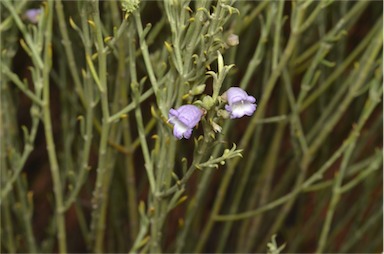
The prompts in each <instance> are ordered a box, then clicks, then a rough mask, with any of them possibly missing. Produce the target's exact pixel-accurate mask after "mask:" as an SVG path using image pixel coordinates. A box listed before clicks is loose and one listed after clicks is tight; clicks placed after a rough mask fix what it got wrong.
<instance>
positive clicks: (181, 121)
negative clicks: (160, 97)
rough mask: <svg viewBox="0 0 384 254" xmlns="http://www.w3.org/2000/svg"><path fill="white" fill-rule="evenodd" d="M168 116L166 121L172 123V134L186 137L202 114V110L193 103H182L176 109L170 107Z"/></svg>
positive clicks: (189, 135) (188, 136)
mask: <svg viewBox="0 0 384 254" xmlns="http://www.w3.org/2000/svg"><path fill="white" fill-rule="evenodd" d="M168 116H169V120H168V121H169V122H170V123H172V124H173V125H174V127H173V135H174V136H175V137H176V138H178V139H182V138H183V137H184V138H186V139H188V138H190V137H191V134H192V129H193V128H194V127H195V126H196V125H197V124H198V123H199V121H200V119H201V117H202V116H203V111H202V110H201V109H200V108H198V107H197V106H195V105H183V106H181V107H179V108H178V109H173V108H171V109H170V110H169V115H168Z"/></svg>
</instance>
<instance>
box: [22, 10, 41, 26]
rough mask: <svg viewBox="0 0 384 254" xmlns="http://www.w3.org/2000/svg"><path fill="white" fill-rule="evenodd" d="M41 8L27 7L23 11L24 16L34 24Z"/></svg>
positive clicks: (37, 20) (37, 19)
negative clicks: (27, 8)
mask: <svg viewBox="0 0 384 254" xmlns="http://www.w3.org/2000/svg"><path fill="white" fill-rule="evenodd" d="M41 11H42V10H41V9H29V10H27V11H25V13H24V15H25V18H26V19H28V20H29V21H30V22H31V23H34V24H36V23H37V22H39V17H40V15H41Z"/></svg>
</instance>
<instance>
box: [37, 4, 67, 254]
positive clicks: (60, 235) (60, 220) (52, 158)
mask: <svg viewBox="0 0 384 254" xmlns="http://www.w3.org/2000/svg"><path fill="white" fill-rule="evenodd" d="M47 8H48V17H47V29H46V31H45V44H44V65H43V66H44V68H43V123H44V131H45V138H46V142H47V151H48V157H49V163H50V165H51V174H52V181H53V190H54V194H55V199H56V208H55V211H56V223H57V239H58V243H59V252H60V253H66V252H67V244H66V231H65V218H64V209H63V193H62V191H63V188H62V186H61V185H62V184H61V179H60V171H59V165H58V162H57V155H56V151H55V143H54V139H53V131H52V119H51V111H50V99H49V97H50V83H49V72H50V69H51V65H52V45H51V39H52V22H53V21H52V18H53V1H48V6H47Z"/></svg>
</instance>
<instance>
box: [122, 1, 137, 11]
mask: <svg viewBox="0 0 384 254" xmlns="http://www.w3.org/2000/svg"><path fill="white" fill-rule="evenodd" d="M139 3H140V0H123V1H122V2H121V6H122V8H123V11H125V12H127V13H132V12H134V11H135V10H137V9H138V8H139Z"/></svg>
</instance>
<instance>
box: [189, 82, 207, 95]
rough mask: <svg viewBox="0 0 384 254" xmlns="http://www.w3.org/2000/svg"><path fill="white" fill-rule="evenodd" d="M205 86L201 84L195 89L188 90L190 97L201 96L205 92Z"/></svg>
mask: <svg viewBox="0 0 384 254" xmlns="http://www.w3.org/2000/svg"><path fill="white" fill-rule="evenodd" d="M205 86H206V85H205V84H202V85H198V86H196V87H194V88H193V89H191V90H189V94H190V95H199V94H202V93H203V92H204V90H205Z"/></svg>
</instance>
